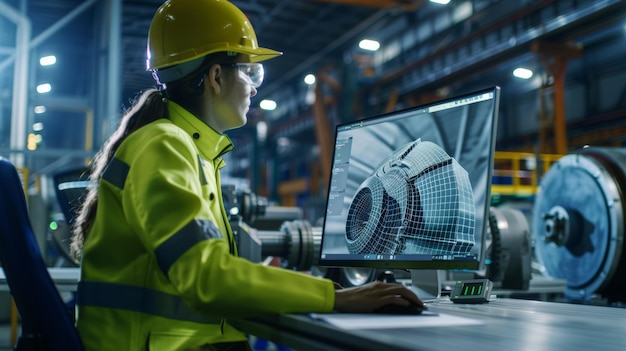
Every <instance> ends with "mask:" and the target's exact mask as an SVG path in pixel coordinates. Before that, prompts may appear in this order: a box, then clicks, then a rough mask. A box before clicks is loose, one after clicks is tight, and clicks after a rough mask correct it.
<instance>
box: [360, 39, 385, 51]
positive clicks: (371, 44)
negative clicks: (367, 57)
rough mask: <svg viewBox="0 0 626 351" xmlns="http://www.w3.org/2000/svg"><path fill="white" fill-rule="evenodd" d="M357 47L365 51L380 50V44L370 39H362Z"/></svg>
mask: <svg viewBox="0 0 626 351" xmlns="http://www.w3.org/2000/svg"><path fill="white" fill-rule="evenodd" d="M359 47H360V48H361V49H363V50H367V51H376V50H378V49H380V43H379V42H377V41H376V40H372V39H363V40H361V41H360V42H359Z"/></svg>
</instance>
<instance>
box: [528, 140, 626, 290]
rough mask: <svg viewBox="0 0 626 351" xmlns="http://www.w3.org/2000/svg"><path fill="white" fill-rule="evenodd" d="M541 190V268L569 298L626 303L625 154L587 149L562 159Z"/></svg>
mask: <svg viewBox="0 0 626 351" xmlns="http://www.w3.org/2000/svg"><path fill="white" fill-rule="evenodd" d="M540 187H541V190H540V192H539V193H538V195H537V198H536V200H535V207H534V212H533V235H534V245H535V255H536V256H537V257H536V259H537V260H538V261H539V263H540V264H542V265H543V266H544V267H545V270H546V272H547V273H548V274H549V275H550V276H552V277H555V278H561V279H565V280H566V281H567V287H566V290H565V297H566V298H568V299H571V300H577V301H587V300H590V299H591V298H592V296H593V295H594V294H599V295H601V296H602V297H604V298H607V299H608V300H609V302H617V301H621V302H624V301H626V290H625V288H626V275H625V273H626V261H625V260H624V257H623V256H624V253H623V252H624V245H625V243H624V204H623V203H624V198H623V196H624V195H623V194H624V192H625V191H626V150H625V149H622V148H599V147H589V148H584V149H581V150H579V151H577V152H576V153H574V154H570V155H566V156H564V157H562V158H561V159H560V160H559V161H558V162H557V163H555V164H554V165H553V166H552V167H551V168H550V169H549V170H548V172H547V173H546V174H545V176H544V177H543V179H542V181H541V184H540Z"/></svg>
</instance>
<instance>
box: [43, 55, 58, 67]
mask: <svg viewBox="0 0 626 351" xmlns="http://www.w3.org/2000/svg"><path fill="white" fill-rule="evenodd" d="M55 63H57V57H56V56H54V55H48V56H43V57H41V58H40V59H39V64H40V65H42V66H51V65H54V64H55Z"/></svg>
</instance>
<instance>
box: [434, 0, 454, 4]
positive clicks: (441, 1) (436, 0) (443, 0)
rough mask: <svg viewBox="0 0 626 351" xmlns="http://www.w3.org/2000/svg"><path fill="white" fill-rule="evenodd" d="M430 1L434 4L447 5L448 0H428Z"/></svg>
mask: <svg viewBox="0 0 626 351" xmlns="http://www.w3.org/2000/svg"><path fill="white" fill-rule="evenodd" d="M430 2H434V3H435V4H442V5H447V4H448V3H449V2H450V0H430Z"/></svg>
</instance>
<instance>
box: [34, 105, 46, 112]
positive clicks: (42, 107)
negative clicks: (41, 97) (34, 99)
mask: <svg viewBox="0 0 626 351" xmlns="http://www.w3.org/2000/svg"><path fill="white" fill-rule="evenodd" d="M33 110H34V111H35V113H36V114H41V113H44V112H46V106H43V105H39V106H35V108H33Z"/></svg>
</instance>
